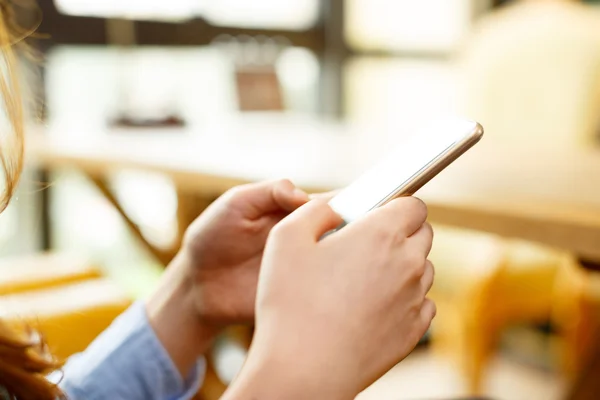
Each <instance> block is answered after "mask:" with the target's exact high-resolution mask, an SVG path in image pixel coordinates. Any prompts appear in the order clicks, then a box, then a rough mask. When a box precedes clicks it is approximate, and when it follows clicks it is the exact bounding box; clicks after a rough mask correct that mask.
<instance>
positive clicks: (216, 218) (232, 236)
mask: <svg viewBox="0 0 600 400" xmlns="http://www.w3.org/2000/svg"><path fill="white" fill-rule="evenodd" d="M308 200H309V197H308V195H307V194H306V193H304V192H303V191H301V190H299V189H297V188H296V187H295V186H294V185H293V184H292V183H291V182H290V181H287V180H279V181H272V182H262V183H254V184H248V185H243V186H239V187H236V188H233V189H231V190H230V191H228V192H227V193H225V194H224V195H223V196H221V197H220V198H219V199H217V200H216V201H215V202H214V203H212V204H211V205H210V206H209V207H208V208H207V209H206V210H205V211H204V212H203V213H202V215H200V216H199V217H198V218H197V219H196V220H195V221H194V222H193V223H192V224H191V226H190V227H189V228H188V230H187V232H186V235H185V238H184V242H183V246H182V248H181V250H180V251H179V253H178V254H177V256H176V257H175V259H174V260H173V261H172V262H171V264H170V265H169V267H168V268H167V271H166V272H165V274H164V276H163V278H162V280H161V284H160V285H159V287H158V289H157V290H156V291H155V292H154V294H153V295H152V296H151V297H150V298H149V300H148V301H147V303H146V304H147V306H146V309H147V312H148V317H149V320H150V323H151V324H152V326H153V328H154V330H155V332H156V333H157V336H158V337H159V339H160V340H161V342H162V343H163V345H164V346H165V348H166V350H167V351H168V352H169V354H170V356H171V358H172V359H173V361H174V363H175V364H176V365H177V367H178V368H179V370H180V372H181V373H182V375H183V376H186V374H187V371H189V368H191V366H192V365H193V364H194V362H195V360H196V359H197V357H198V356H199V355H200V354H202V353H203V352H205V351H206V350H207V349H208V346H209V345H210V342H211V341H212V339H213V338H214V336H215V335H216V334H217V333H218V332H219V331H220V330H221V329H222V328H224V327H226V326H227V325H231V324H237V323H245V322H251V321H252V320H253V319H254V303H255V298H256V286H257V282H258V273H259V270H260V264H261V261H262V255H263V250H264V247H265V243H266V240H267V237H268V235H269V232H270V231H271V229H272V228H273V226H275V224H277V223H278V222H279V221H280V220H281V219H283V217H285V216H286V215H288V214H289V213H290V212H292V211H294V210H295V209H296V208H298V207H300V206H301V205H303V204H304V203H306V202H307V201H308Z"/></svg>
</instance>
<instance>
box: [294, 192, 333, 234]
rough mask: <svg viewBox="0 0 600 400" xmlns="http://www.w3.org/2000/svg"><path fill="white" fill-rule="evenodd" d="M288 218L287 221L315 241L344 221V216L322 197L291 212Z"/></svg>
mask: <svg viewBox="0 0 600 400" xmlns="http://www.w3.org/2000/svg"><path fill="white" fill-rule="evenodd" d="M286 220H287V221H286V223H289V224H290V225H292V226H295V227H296V228H297V229H298V230H301V231H302V232H303V233H306V234H308V235H309V236H310V239H311V240H314V241H315V242H317V241H318V240H319V239H320V238H321V237H322V236H323V235H324V234H325V233H327V232H329V231H330V230H332V229H335V228H337V227H338V226H339V225H340V224H341V223H342V222H343V220H342V217H340V216H339V215H338V214H337V213H336V212H335V211H333V209H332V208H331V207H330V206H329V204H327V202H326V201H324V200H321V199H318V200H311V201H309V202H308V203H306V204H305V205H303V206H302V207H300V208H299V209H298V210H296V211H295V212H294V213H292V214H290V215H289V216H288V217H287V218H286Z"/></svg>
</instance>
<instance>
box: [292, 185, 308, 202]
mask: <svg viewBox="0 0 600 400" xmlns="http://www.w3.org/2000/svg"><path fill="white" fill-rule="evenodd" d="M294 197H297V198H298V199H302V200H304V201H308V194H306V192H305V191H304V190H302V189H300V188H294Z"/></svg>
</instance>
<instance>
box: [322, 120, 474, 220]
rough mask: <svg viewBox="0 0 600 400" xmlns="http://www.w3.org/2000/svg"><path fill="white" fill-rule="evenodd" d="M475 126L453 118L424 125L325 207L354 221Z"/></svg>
mask: <svg viewBox="0 0 600 400" xmlns="http://www.w3.org/2000/svg"><path fill="white" fill-rule="evenodd" d="M476 127H477V123H475V122H472V121H465V120H454V119H452V120H441V121H436V122H434V123H432V124H428V125H427V126H426V127H425V128H424V129H422V130H419V131H417V132H415V134H414V135H411V136H410V137H409V138H407V139H406V140H401V141H400V142H399V144H398V146H397V147H395V148H394V149H392V150H391V151H390V152H389V153H388V154H387V155H386V156H385V157H384V158H383V160H381V161H380V162H378V163H377V165H375V166H374V167H373V168H371V169H370V170H369V171H367V172H366V173H365V174H363V175H362V176H360V177H359V178H358V179H357V180H356V181H354V182H353V183H351V184H350V185H349V186H348V187H346V188H345V189H343V190H342V191H341V192H340V193H339V194H337V195H336V196H335V197H334V198H333V199H331V200H330V201H329V205H330V206H331V207H332V208H333V209H334V211H336V212H337V213H338V214H339V215H340V216H341V217H342V218H343V219H344V221H345V222H346V223H349V222H352V221H354V220H356V219H357V218H359V217H360V216H362V215H364V214H365V213H367V212H369V211H370V210H372V209H373V208H375V207H377V206H378V205H380V204H381V203H382V202H383V201H385V200H386V199H388V198H389V197H390V196H392V195H394V194H395V193H396V192H397V191H398V190H399V189H401V188H402V187H404V186H405V185H406V184H407V183H409V182H410V181H411V179H412V178H413V177H414V176H415V175H416V174H418V173H419V171H421V170H422V169H423V168H425V167H427V166H428V165H429V164H430V163H432V162H433V161H435V160H436V159H437V158H438V157H440V156H441V155H443V154H444V153H445V152H446V151H448V150H449V149H450V148H452V147H453V146H454V145H455V144H456V143H457V142H459V141H460V140H462V139H463V138H464V137H465V136H467V135H469V134H471V133H472V132H473V130H474V129H476Z"/></svg>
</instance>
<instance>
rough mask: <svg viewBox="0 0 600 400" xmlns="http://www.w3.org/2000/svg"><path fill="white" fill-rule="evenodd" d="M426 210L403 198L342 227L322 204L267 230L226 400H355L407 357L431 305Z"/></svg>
mask: <svg viewBox="0 0 600 400" xmlns="http://www.w3.org/2000/svg"><path fill="white" fill-rule="evenodd" d="M426 216H427V210H426V207H425V205H424V204H423V203H422V202H421V201H420V200H417V199H415V198H411V197H408V198H401V199H397V200H394V201H392V202H390V203H389V204H388V205H386V206H384V207H381V208H379V209H377V210H374V211H372V212H370V213H369V214H368V215H366V216H365V217H364V218H362V219H360V220H357V221H355V222H353V223H352V224H350V225H348V226H346V227H345V228H343V229H342V230H340V231H339V232H336V233H335V234H333V235H330V236H328V237H326V238H325V239H323V240H322V241H319V238H320V237H321V236H322V235H323V234H324V233H325V232H327V231H329V230H330V229H333V228H335V227H337V226H338V225H339V224H340V222H341V220H340V217H339V216H337V215H336V214H335V213H334V212H333V211H332V209H331V208H330V207H329V206H328V205H327V204H325V203H324V202H322V201H319V200H315V201H311V202H310V203H309V204H307V205H305V206H303V207H302V208H301V209H300V210H298V211H296V212H295V213H293V214H292V215H290V216H289V217H287V218H286V219H285V220H284V221H282V222H281V223H280V224H279V225H277V227H275V229H274V230H273V231H272V233H271V235H270V237H269V241H268V245H267V248H266V251H265V258H264V260H263V266H262V271H261V278H260V283H259V288H258V297H257V305H256V307H257V314H256V319H257V322H256V330H255V336H254V341H253V344H252V347H251V350H250V354H249V357H248V360H247V362H246V364H245V366H244V368H243V369H242V372H241V374H240V376H239V378H238V379H237V380H236V381H235V382H234V384H233V386H232V387H231V388H230V391H229V392H228V393H227V394H226V396H225V398H227V399H237V398H240V399H242V398H243V399H246V398H259V399H261V400H270V399H280V398H286V399H315V398H323V399H325V398H326V399H353V398H354V396H356V395H357V394H358V393H359V392H361V391H362V390H363V389H365V388H366V387H367V386H368V385H369V384H371V383H372V382H373V381H374V380H376V379H377V378H379V377H380V376H381V375H383V374H384V373H385V372H386V371H387V370H389V369H390V368H391V367H392V366H393V365H395V364H396V363H397V362H399V361H400V360H402V359H403V358H404V357H406V356H407V355H408V354H409V353H410V352H411V351H412V350H413V348H414V347H415V346H416V344H417V343H418V341H419V339H420V338H421V337H422V336H423V334H424V333H425V332H426V330H427V329H428V327H429V325H430V323H431V320H432V319H433V317H434V315H435V305H434V304H433V303H432V302H431V301H430V300H428V299H427V298H426V295H427V292H428V291H429V289H430V288H431V285H432V283H433V267H432V265H431V263H429V262H428V261H427V255H428V254H429V251H430V249H431V244H432V239H433V233H432V230H431V227H430V225H429V224H427V223H426V222H425V220H426Z"/></svg>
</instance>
